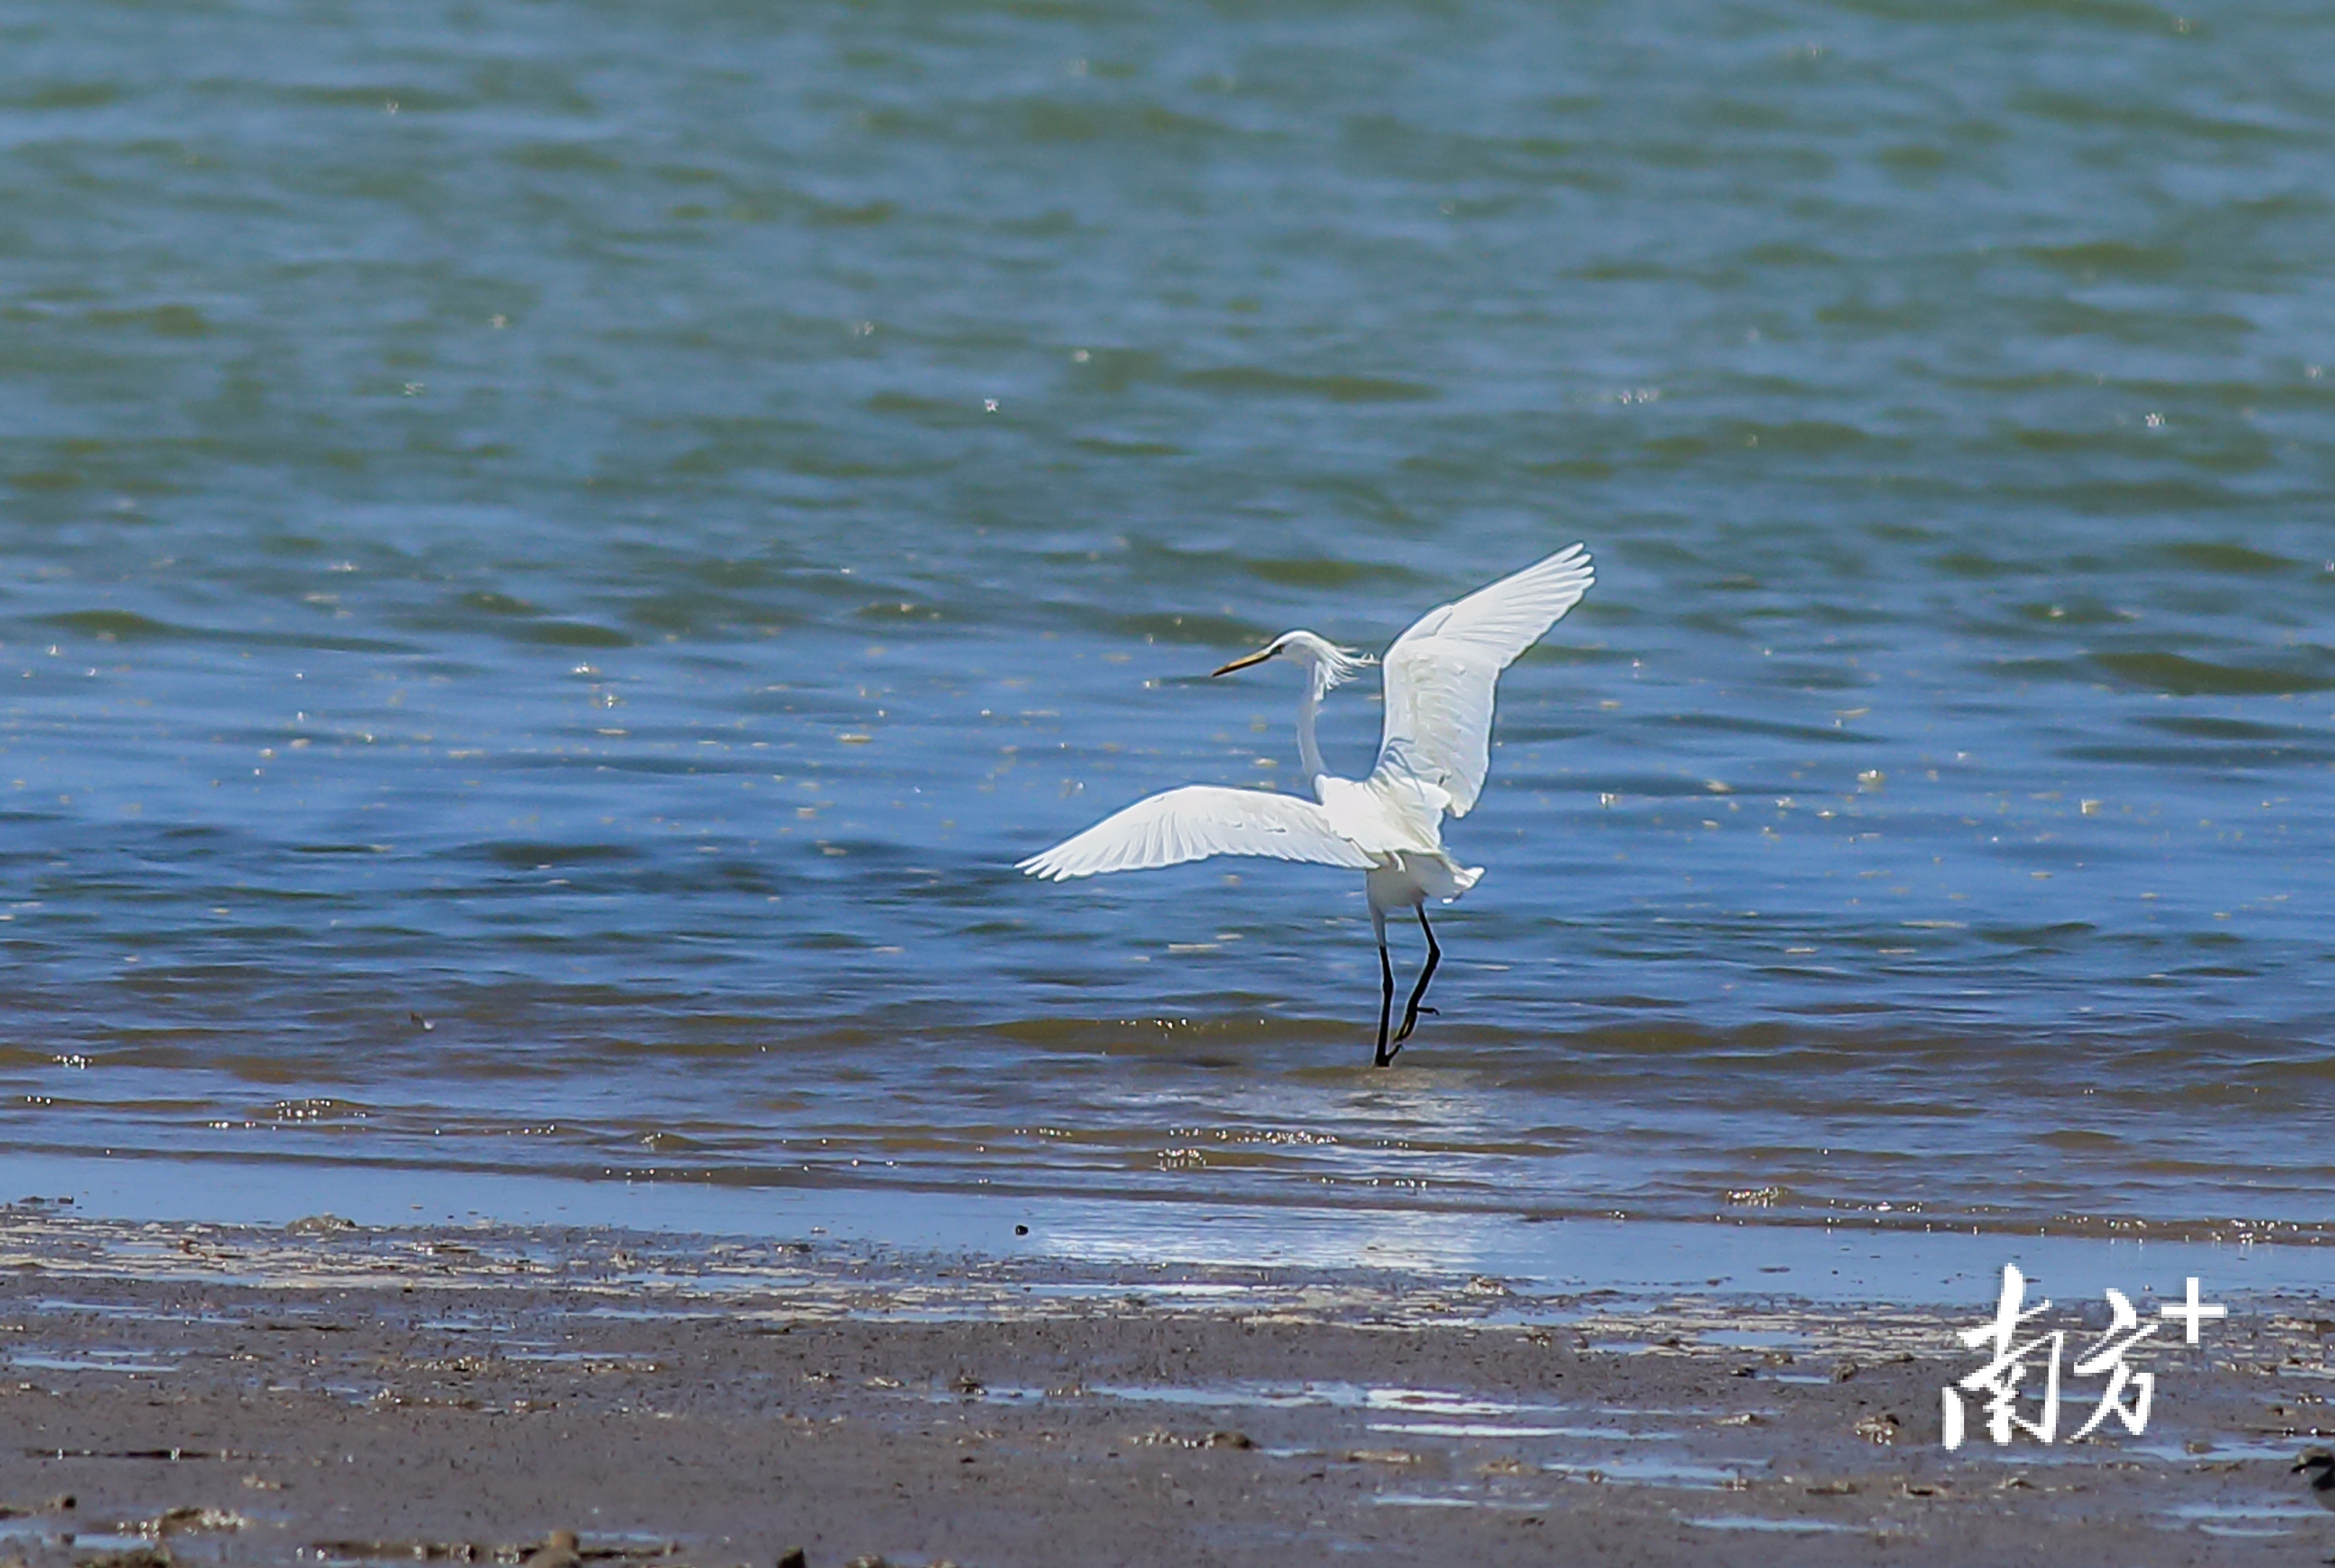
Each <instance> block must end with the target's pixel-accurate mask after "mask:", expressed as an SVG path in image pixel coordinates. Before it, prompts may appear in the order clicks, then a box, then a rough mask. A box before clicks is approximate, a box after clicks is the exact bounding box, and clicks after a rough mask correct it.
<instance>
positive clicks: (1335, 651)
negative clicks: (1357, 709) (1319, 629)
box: [1211, 632, 1371, 697]
mask: <svg viewBox="0 0 2335 1568" xmlns="http://www.w3.org/2000/svg"><path fill="white" fill-rule="evenodd" d="M1276 657H1278V658H1284V659H1293V660H1295V661H1296V662H1297V663H1298V664H1300V665H1301V666H1303V668H1304V669H1305V670H1306V672H1307V673H1310V674H1311V675H1312V676H1313V694H1314V695H1315V696H1317V697H1319V696H1323V695H1324V694H1326V693H1327V692H1329V690H1330V689H1331V688H1332V686H1335V685H1337V684H1339V683H1340V682H1343V681H1350V680H1352V679H1353V677H1354V676H1355V675H1357V674H1359V673H1361V669H1362V666H1363V665H1365V664H1368V663H1371V656H1370V655H1369V654H1368V653H1356V652H1355V651H1354V650H1353V649H1352V648H1341V647H1340V646H1338V645H1337V644H1335V643H1332V642H1331V641H1330V640H1329V639H1328V638H1327V637H1317V636H1315V635H1314V634H1313V633H1311V632H1284V633H1282V634H1281V635H1279V636H1278V637H1275V638H1274V640H1273V641H1272V642H1270V643H1267V644H1265V645H1264V647H1262V648H1260V649H1258V650H1257V651H1256V652H1255V653H1251V654H1249V655H1248V656H1247V657H1246V658H1242V659H1235V660H1234V661H1233V662H1232V663H1229V664H1226V666H1225V667H1224V668H1222V669H1220V670H1216V671H1213V672H1211V673H1214V674H1217V675H1229V674H1231V673H1233V672H1234V671H1235V670H1245V669H1247V668H1248V667H1249V666H1250V665H1251V664H1262V663H1264V662H1265V661H1266V660H1267V659H1271V658H1276Z"/></svg>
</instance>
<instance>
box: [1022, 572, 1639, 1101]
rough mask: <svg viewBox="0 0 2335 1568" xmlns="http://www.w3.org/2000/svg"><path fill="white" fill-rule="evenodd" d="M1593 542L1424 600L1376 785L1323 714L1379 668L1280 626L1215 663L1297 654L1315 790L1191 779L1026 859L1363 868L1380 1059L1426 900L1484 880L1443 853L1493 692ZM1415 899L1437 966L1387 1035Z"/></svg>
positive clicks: (1559, 611) (1480, 776)
mask: <svg viewBox="0 0 2335 1568" xmlns="http://www.w3.org/2000/svg"><path fill="white" fill-rule="evenodd" d="M1594 580H1595V579H1594V575H1593V574H1592V573H1591V571H1590V569H1589V552H1588V551H1587V550H1585V549H1584V548H1583V547H1581V546H1579V545H1574V547H1571V548H1570V549H1565V550H1560V551H1558V552H1557V553H1556V554H1555V555H1553V556H1551V557H1548V558H1547V559H1545V560H1544V561H1540V562H1537V563H1536V564H1535V565H1533V566H1526V568H1525V569H1524V570H1523V571H1521V572H1518V573H1516V575H1515V576H1510V577H1503V578H1501V579H1500V580H1499V581H1498V582H1497V583H1494V584H1493V585H1491V586H1489V587H1487V588H1478V590H1477V591H1476V592H1474V593H1472V594H1470V595H1468V596H1467V597H1466V598H1464V599H1461V600H1459V601H1458V603H1456V604H1450V605H1442V606H1441V607H1439V608H1438V609H1433V610H1429V612H1428V613H1427V614H1426V615H1422V616H1420V617H1419V620H1418V622H1417V623H1416V624H1414V625H1412V627H1411V628H1410V631H1408V632H1405V633H1404V634H1402V635H1401V636H1400V637H1397V638H1396V639H1395V640H1394V645H1393V646H1392V647H1390V648H1389V649H1388V650H1387V651H1386V659H1385V685H1386V728H1385V732H1384V734H1383V736H1382V738H1381V740H1380V741H1379V756H1378V765H1377V766H1376V767H1374V768H1372V769H1371V775H1370V777H1369V778H1367V779H1336V778H1332V777H1331V775H1330V771H1329V769H1326V768H1324V767H1323V764H1322V749H1321V747H1320V745H1319V744H1318V743H1317V742H1316V741H1315V740H1314V737H1313V717H1314V714H1315V712H1316V711H1318V710H1319V709H1320V707H1321V704H1322V699H1323V698H1324V697H1326V696H1328V695H1329V694H1330V692H1331V690H1332V688H1333V687H1335V686H1337V685H1338V684H1339V683H1340V682H1343V681H1346V680H1348V679H1350V678H1351V677H1352V676H1353V675H1354V674H1355V673H1357V672H1358V671H1360V670H1361V668H1362V666H1363V665H1365V664H1367V663H1370V662H1371V661H1370V657H1369V655H1367V654H1361V653H1354V652H1352V651H1351V650H1348V649H1344V648H1341V647H1338V646H1337V645H1336V644H1332V643H1331V642H1329V641H1328V640H1326V639H1324V638H1322V637H1318V636H1316V635H1314V634H1313V633H1311V632H1285V633H1284V634H1282V635H1280V636H1278V637H1275V638H1274V640H1273V641H1272V642H1271V643H1269V644H1266V645H1265V647H1264V649H1263V650H1261V651H1260V652H1257V653H1251V654H1249V655H1248V656H1247V657H1246V658H1244V659H1235V660H1234V661H1233V662H1232V663H1229V664H1226V666H1225V667H1224V668H1223V669H1221V670H1218V671H1216V673H1217V674H1219V675H1229V674H1231V673H1233V672H1234V671H1235V670H1241V669H1245V668H1247V667H1248V666H1249V665H1251V664H1261V663H1264V661H1265V660H1267V659H1272V658H1283V659H1290V660H1293V661H1294V662H1295V663H1296V664H1297V666H1298V667H1299V669H1301V670H1302V671H1303V672H1304V675H1305V687H1304V691H1303V693H1302V694H1301V695H1300V697H1299V698H1298V702H1297V752H1298V756H1299V757H1300V758H1301V759H1302V760H1303V763H1304V767H1305V776H1306V778H1307V779H1309V780H1311V781H1312V783H1313V796H1314V798H1313V799H1311V800H1305V799H1299V798H1298V797H1296V796H1294V795H1276V794H1274V793H1271V792H1270V791H1267V790H1263V789H1224V788H1221V787H1219V786H1216V785H1213V784H1191V785H1187V786H1186V787H1185V788H1183V789H1170V790H1168V791H1167V792H1165V793H1164V794H1159V795H1154V796H1152V797H1151V798H1150V799H1146V800H1138V801H1137V802H1136V803H1135V804H1134V805H1132V806H1130V807H1129V808H1127V809H1126V810H1124V811H1121V812H1119V813H1118V814H1117V815H1116V816H1112V817H1106V818H1103V819H1102V820H1101V821H1100V822H1098V823H1096V824H1095V825H1094V826H1093V827H1091V828H1088V829H1087V830H1086V831H1085V832H1083V833H1081V834H1080V835H1079V836H1078V837H1075V838H1069V839H1065V840H1064V841H1063V842H1061V843H1060V844H1057V845H1055V846H1054V847H1052V848H1051V849H1049V850H1047V851H1046V852H1045V853H1044V854H1042V855H1033V856H1032V857H1030V858H1029V859H1027V860H1024V861H1022V864H1021V869H1022V870H1023V871H1026V872H1028V873H1030V874H1031V875H1032V876H1044V877H1049V878H1051V879H1053V880H1055V881H1064V880H1067V879H1068V878H1070V877H1073V876H1095V875H1096V874H1098V873H1100V872H1104V871H1141V870H1148V869H1149V868H1150V867H1153V866H1178V865H1181V864H1183V863H1184V862H1185V861H1187V860H1205V859H1206V858H1207V857H1210V856H1212V855H1259V856H1266V857H1271V858H1273V859H1275V860H1303V861H1310V862H1312V863H1313V864H1315V865H1318V866H1348V867H1350V868H1352V869H1353V870H1356V871H1360V872H1362V873H1363V874H1364V878H1363V883H1364V891H1365V893H1366V894H1367V895H1368V897H1369V899H1370V905H1371V931H1372V932H1373V933H1374V934H1376V936H1377V938H1378V944H1379V976H1380V979H1381V982H1382V983H1381V988H1380V992H1379V1044H1378V1055H1377V1057H1376V1059H1375V1064H1376V1065H1377V1066H1380V1067H1384V1066H1386V1065H1387V1064H1388V1063H1390V1062H1391V1061H1393V1060H1394V1057H1395V1052H1396V1051H1399V1050H1401V1049H1402V1043H1403V1041H1404V1040H1409V1039H1410V1033H1411V1031H1412V1030H1414V1029H1416V1028H1417V1027H1418V1026H1419V1014H1420V1013H1421V1012H1430V1013H1431V1012H1433V1011H1435V1010H1434V1009H1433V1008H1431V1007H1428V1008H1422V1007H1421V1006H1420V1005H1419V1002H1421V1001H1422V1000H1423V999H1424V998H1425V997H1426V995H1427V984H1428V982H1429V981H1430V980H1433V979H1434V978H1435V966H1436V965H1437V964H1438V963H1440V962H1441V961H1442V958H1443V950H1442V949H1441V948H1440V947H1439V946H1437V945H1436V942H1435V929H1434V927H1432V926H1431V925H1429V924H1428V923H1427V901H1428V900H1429V898H1438V899H1440V900H1442V901H1443V902H1444V903H1446V904H1448V903H1450V902H1451V901H1452V900H1453V899H1455V898H1458V896H1459V895H1461V894H1463V893H1465V892H1467V891H1468V889H1469V888H1470V887H1473V886H1476V879H1477V878H1478V877H1479V876H1482V875H1483V874H1484V870H1483V867H1481V866H1462V865H1460V864H1459V863H1458V861H1457V860H1454V859H1453V858H1452V857H1451V856H1450V855H1449V853H1448V852H1447V851H1446V850H1445V849H1444V847H1443V818H1444V817H1445V816H1446V815H1449V816H1452V817H1465V816H1466V815H1468V810H1469V808H1472V807H1473V806H1474V805H1475V804H1476V797H1477V796H1478V794H1480V793H1481V792H1482V790H1483V788H1484V772H1485V769H1487V768H1488V767H1489V766H1490V765H1491V737H1492V696H1493V688H1494V687H1495V686H1496V685H1497V683H1498V682H1499V678H1500V672H1501V671H1503V670H1505V669H1507V667H1508V666H1509V665H1510V664H1511V663H1515V662H1516V656H1517V655H1518V654H1520V653H1523V652H1524V651H1525V650H1526V648H1529V647H1531V646H1532V645H1533V644H1535V643H1537V642H1539V641H1540V639H1541V636H1542V634H1545V632H1547V630H1548V629H1549V627H1551V626H1553V625H1555V624H1556V622H1557V619H1558V617H1559V616H1561V615H1564V614H1565V612H1566V611H1567V610H1570V609H1571V608H1573V606H1574V605H1576V604H1578V603H1580V600H1581V595H1584V594H1585V593H1587V592H1588V591H1589V585H1590V584H1591V583H1592V582H1593V581H1594ZM1390 909H1412V910H1416V911H1417V912H1418V914H1419V930H1420V931H1421V932H1422V933H1424V934H1425V935H1426V937H1427V962H1426V963H1425V964H1424V965H1422V966H1421V968H1420V969H1419V983H1418V984H1417V985H1415V986H1413V987H1412V988H1411V992H1410V1003H1409V1004H1408V1005H1407V1006H1405V1007H1404V1009H1403V1016H1402V1027H1401V1028H1400V1030H1397V1031H1394V1034H1393V1037H1392V1039H1391V1040H1390V1039H1389V1037H1388V1028H1389V1026H1390V1024H1391V1023H1392V1021H1393V1017H1394V964H1393V963H1392V962H1391V961H1390V959H1389V958H1388V956H1387V937H1386V917H1387V912H1388V911H1389V910H1390Z"/></svg>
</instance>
